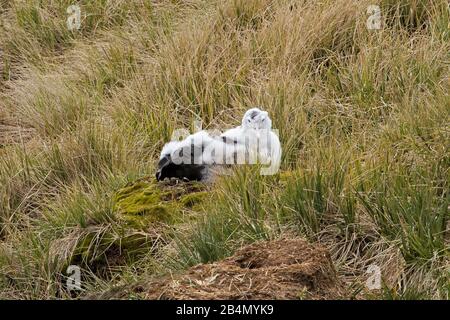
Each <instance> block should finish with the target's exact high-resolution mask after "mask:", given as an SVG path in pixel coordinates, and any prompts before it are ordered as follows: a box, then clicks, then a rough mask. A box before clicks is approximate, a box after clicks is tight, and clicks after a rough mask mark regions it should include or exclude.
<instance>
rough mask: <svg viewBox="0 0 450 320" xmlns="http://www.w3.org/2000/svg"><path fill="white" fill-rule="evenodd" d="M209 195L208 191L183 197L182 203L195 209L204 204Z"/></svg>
mask: <svg viewBox="0 0 450 320" xmlns="http://www.w3.org/2000/svg"><path fill="white" fill-rule="evenodd" d="M207 195H208V192H206V191H200V192H195V193H191V194H187V195H184V196H182V197H181V199H180V202H181V204H182V205H183V206H184V207H187V208H194V207H195V206H196V205H198V204H200V203H202V201H203V200H204V199H205V197H206V196H207Z"/></svg>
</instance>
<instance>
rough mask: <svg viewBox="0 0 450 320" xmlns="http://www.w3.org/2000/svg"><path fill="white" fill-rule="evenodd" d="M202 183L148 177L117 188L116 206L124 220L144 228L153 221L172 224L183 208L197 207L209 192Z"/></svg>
mask: <svg viewBox="0 0 450 320" xmlns="http://www.w3.org/2000/svg"><path fill="white" fill-rule="evenodd" d="M205 188H206V187H205V185H204V184H202V183H199V182H180V181H178V180H169V181H165V182H160V183H158V182H156V181H155V180H154V179H152V178H144V179H141V180H138V181H135V182H132V183H129V184H128V185H127V186H125V187H124V188H122V189H120V190H118V191H117V193H116V195H115V197H114V207H115V209H116V210H117V212H118V213H119V216H120V218H121V219H124V220H125V221H127V223H129V224H130V225H131V226H133V227H135V228H138V229H141V228H145V227H147V226H149V225H151V224H152V223H155V222H162V223H166V224H171V223H174V222H175V221H176V217H177V216H178V215H179V213H180V212H181V211H182V210H183V209H192V210H193V209H195V208H197V206H198V205H199V204H201V202H202V201H203V200H204V198H205V197H206V196H207V194H208V192H206V191H205Z"/></svg>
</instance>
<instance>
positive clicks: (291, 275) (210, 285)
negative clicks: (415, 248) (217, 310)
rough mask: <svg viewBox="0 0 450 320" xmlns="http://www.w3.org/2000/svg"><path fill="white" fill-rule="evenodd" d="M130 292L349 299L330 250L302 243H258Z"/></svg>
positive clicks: (177, 296) (162, 295) (191, 296)
mask: <svg viewBox="0 0 450 320" xmlns="http://www.w3.org/2000/svg"><path fill="white" fill-rule="evenodd" d="M132 291H133V292H134V293H138V295H139V296H140V297H143V298H145V299H339V298H345V294H344V292H345V290H344V286H343V284H342V283H341V282H340V281H339V279H338V278H337V276H336V272H335V270H334V267H333V264H332V262H331V259H330V255H329V253H328V251H327V250H326V249H325V248H324V247H322V246H319V245H313V244H309V243H308V242H306V241H305V240H303V239H281V240H275V241H268V242H258V243H254V244H251V245H249V246H246V247H243V248H241V249H240V250H238V251H237V252H236V254H235V255H233V256H232V257H230V258H227V259H225V260H222V261H219V262H215V263H211V264H200V265H197V266H194V267H192V268H191V269H189V270H188V271H187V272H186V273H183V274H181V275H174V276H172V277H164V278H160V279H155V280H152V281H150V282H148V283H146V284H144V285H139V286H136V287H134V288H133V290H132ZM121 294H130V292H128V293H124V292H123V291H122V293H121Z"/></svg>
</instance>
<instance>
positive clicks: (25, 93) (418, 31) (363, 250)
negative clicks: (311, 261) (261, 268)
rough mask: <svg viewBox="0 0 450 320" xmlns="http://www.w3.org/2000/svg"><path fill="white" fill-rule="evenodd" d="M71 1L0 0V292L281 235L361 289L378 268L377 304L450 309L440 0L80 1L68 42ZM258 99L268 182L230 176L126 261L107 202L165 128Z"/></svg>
mask: <svg viewBox="0 0 450 320" xmlns="http://www.w3.org/2000/svg"><path fill="white" fill-rule="evenodd" d="M70 4H72V1H56V2H55V1H33V0H12V1H2V0H0V21H1V22H2V24H1V25H0V297H2V298H44V299H47V298H55V297H57V298H69V297H70V294H69V293H68V292H67V291H66V290H65V288H64V285H63V283H64V279H65V276H66V275H65V267H66V265H67V264H69V263H70V262H73V255H74V253H73V252H74V251H73V250H74V249H73V248H74V245H75V244H77V245H78V244H80V243H81V244H83V245H86V246H87V248H88V249H87V251H88V252H89V254H87V255H88V258H86V259H84V260H83V263H82V264H81V265H82V267H83V274H84V275H85V278H84V279H83V280H84V281H83V287H84V289H85V291H83V292H81V293H80V294H81V295H84V294H95V293H96V292H99V291H103V290H105V289H110V288H111V287H114V286H117V285H120V284H124V283H125V284H127V283H135V282H138V281H142V279H146V277H148V275H149V274H153V275H155V276H157V275H159V274H161V273H163V274H164V273H167V272H168V271H172V270H174V269H180V268H181V269H185V268H187V267H189V266H191V265H194V264H196V263H199V262H211V261H216V260H218V259H221V258H224V257H227V256H230V255H232V254H233V253H234V252H235V251H236V250H237V249H239V248H240V247H241V246H242V245H244V244H245V243H249V242H253V241H256V240H261V239H274V238H278V237H280V236H283V235H285V234H295V235H301V236H305V237H308V238H309V239H310V240H311V241H316V242H321V243H322V244H324V245H326V246H327V247H328V248H329V249H330V251H331V253H332V258H333V261H334V263H335V265H336V268H337V271H338V273H339V275H340V276H341V277H344V278H345V279H347V281H348V283H349V285H350V286H353V287H354V290H355V295H356V294H358V292H360V291H361V287H363V284H364V281H365V279H366V277H367V274H365V272H366V270H367V267H368V266H369V265H371V264H377V265H378V266H380V268H381V270H382V275H383V277H384V278H383V279H384V288H383V290H381V291H380V292H376V297H383V298H392V299H398V298H434V299H448V298H449V287H448V282H449V241H450V238H449V237H450V236H449V207H448V204H449V199H450V198H449V197H450V195H449V193H448V190H449V189H450V188H449V183H450V171H449V167H450V156H449V154H450V150H449V149H450V144H449V141H450V130H449V126H448V124H449V120H450V98H449V94H448V93H449V89H450V68H449V67H450V54H449V52H450V28H449V14H450V12H449V10H448V3H447V1H446V0H439V1H433V2H432V4H430V2H429V1H423V0H395V1H394V0H378V1H372V0H364V1H356V0H354V1H348V0H334V1H331V0H329V1H328V0H324V1H306V0H304V1H289V0H264V1H261V0H245V1H244V0H229V1H215V0H184V1H168V0H167V1H145V0H134V1H125V0H123V1H122V0H120V1H91V0H86V1H79V4H80V7H81V12H82V21H81V29H80V30H77V31H69V30H68V29H67V26H66V19H67V13H66V9H67V6H68V5H70ZM370 4H378V5H380V7H381V10H382V11H381V14H382V19H383V24H382V29H381V30H368V29H367V28H366V21H367V18H368V15H367V7H368V5H370ZM254 105H261V106H263V107H264V108H265V109H267V110H268V111H269V113H270V115H271V116H272V119H273V123H274V127H275V128H277V129H279V132H280V140H281V142H282V146H283V163H282V168H281V169H282V172H281V173H280V174H278V175H276V176H273V177H262V176H259V175H257V174H254V173H255V172H256V171H254V170H256V169H255V168H239V170H237V171H236V172H234V173H233V175H231V176H229V177H226V178H225V179H222V180H219V181H217V182H216V183H215V185H214V186H212V188H211V189H212V190H211V197H212V198H213V199H215V200H214V201H210V202H209V203H208V204H206V205H205V206H204V208H202V209H201V210H200V213H197V214H193V215H190V216H189V215H188V216H186V218H185V221H183V222H182V223H177V224H175V225H173V226H171V227H170V228H171V232H170V234H169V235H168V237H169V239H168V241H167V245H166V246H165V247H164V248H162V249H161V250H159V251H158V253H157V254H155V252H154V250H148V251H149V253H148V254H146V255H143V256H142V255H137V256H133V257H131V258H130V257H128V256H125V254H124V252H126V250H123V246H122V245H121V243H122V242H121V241H122V240H123V241H126V240H127V239H129V238H130V232H131V233H133V236H134V233H136V234H138V235H141V233H142V232H144V231H139V232H137V231H130V230H129V229H128V228H127V226H125V225H124V224H123V222H122V221H121V220H120V219H119V218H118V215H117V212H116V211H115V210H114V207H113V205H112V198H113V195H114V193H115V192H116V191H117V190H118V189H119V188H120V187H121V186H123V185H125V184H126V183H127V182H129V181H133V180H136V179H137V178H139V177H143V176H146V175H153V172H154V163H155V160H156V158H157V155H158V152H159V150H160V148H161V146H162V145H163V143H164V142H165V141H167V140H168V139H169V138H170V135H171V133H172V130H173V129H174V128H179V127H186V128H191V127H192V124H193V121H195V120H202V121H203V124H204V127H207V128H220V129H224V128H228V127H231V126H235V125H236V124H237V123H239V119H240V117H241V114H242V112H243V111H244V110H246V109H247V108H249V107H250V106H254ZM12 126H14V127H12ZM5 128H6V130H5ZM12 132H13V133H12ZM22 133H23V134H22ZM153 235H154V234H153V233H152V231H151V230H146V231H145V232H144V236H145V237H153ZM86 243H87V244H86ZM118 243H119V245H117V244H118ZM75 246H76V245H75ZM55 250H56V251H55ZM56 256H57V257H59V258H58V259H55V257H56ZM100 257H107V259H106V261H107V264H106V267H105V266H104V265H102V266H99V263H98V261H99V259H100ZM108 259H109V260H108ZM112 260H114V261H112ZM363 291H364V290H363ZM373 294H375V293H373Z"/></svg>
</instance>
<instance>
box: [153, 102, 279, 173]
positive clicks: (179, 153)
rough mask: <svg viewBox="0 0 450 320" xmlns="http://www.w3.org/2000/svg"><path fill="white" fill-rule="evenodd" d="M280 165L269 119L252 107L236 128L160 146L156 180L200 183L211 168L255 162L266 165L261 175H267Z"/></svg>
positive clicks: (193, 135)
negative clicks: (181, 180) (172, 179)
mask: <svg viewBox="0 0 450 320" xmlns="http://www.w3.org/2000/svg"><path fill="white" fill-rule="evenodd" d="M280 162H281V145H280V141H279V139H278V136H277V135H276V134H275V132H274V131H273V130H272V120H271V119H270V117H269V115H268V113H267V112H266V111H262V110H260V109H259V108H252V109H249V110H247V112H245V114H244V117H243V118H242V124H241V125H240V126H238V127H236V128H233V129H230V130H227V131H225V132H224V133H223V134H218V135H210V134H209V133H208V132H206V131H199V132H197V133H195V134H192V135H190V136H188V137H187V138H185V139H184V140H182V141H171V142H169V143H167V144H166V145H164V147H163V149H162V151H161V155H160V158H159V163H158V170H157V172H156V179H157V180H158V181H162V180H164V179H165V178H178V179H183V180H198V181H200V180H206V179H208V177H210V169H211V168H212V167H215V166H219V165H234V164H255V163H261V164H269V165H270V166H269V167H263V168H262V169H261V174H265V175H270V174H274V173H276V171H278V168H279V166H280Z"/></svg>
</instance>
